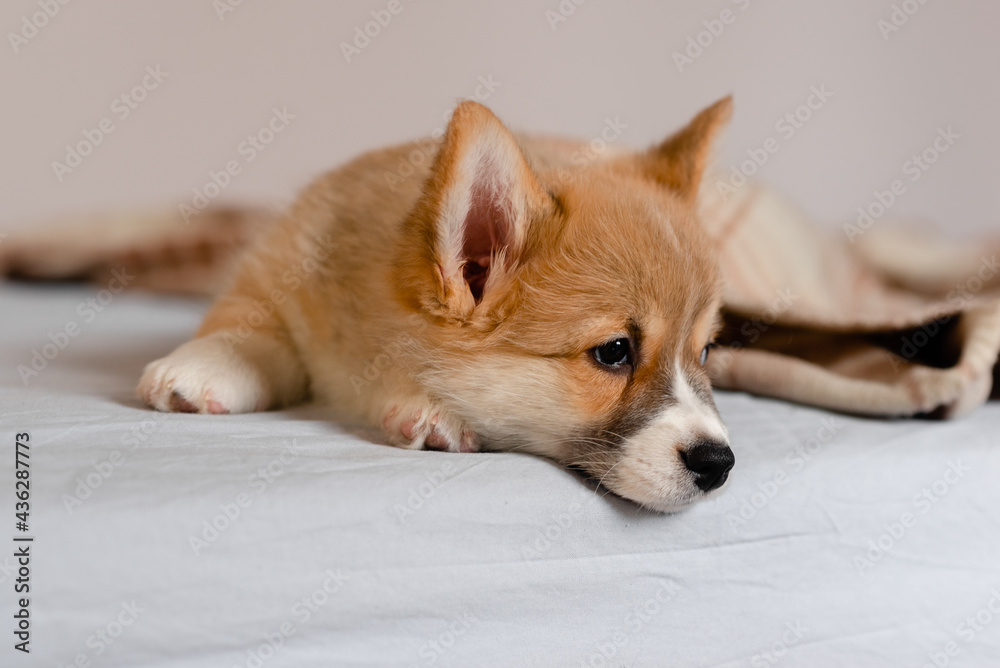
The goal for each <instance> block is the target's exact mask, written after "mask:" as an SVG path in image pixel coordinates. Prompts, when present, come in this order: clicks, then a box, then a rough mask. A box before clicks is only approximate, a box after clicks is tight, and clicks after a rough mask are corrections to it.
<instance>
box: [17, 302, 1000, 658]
mask: <svg viewBox="0 0 1000 668" xmlns="http://www.w3.org/2000/svg"><path fill="white" fill-rule="evenodd" d="M97 298H99V288H86V287H58V288H52V287H46V288H41V287H24V286H13V285H5V286H3V288H2V289H0V312H2V313H3V314H4V320H5V322H4V326H3V328H2V329H0V359H2V362H0V415H2V422H0V425H2V429H0V440H2V441H3V443H4V447H3V451H4V452H5V453H7V454H6V456H4V457H3V458H2V461H0V480H2V481H3V482H2V483H0V489H3V490H4V493H3V494H2V496H0V498H2V499H3V501H2V503H0V508H2V509H3V510H4V511H5V516H6V517H7V518H8V521H9V524H7V529H6V530H5V535H7V536H8V538H7V539H6V540H8V541H9V540H10V539H9V536H10V535H11V534H13V533H14V529H13V518H12V517H11V515H12V514H13V503H14V497H13V494H12V493H11V492H10V490H11V489H12V487H13V485H12V481H13V479H14V478H13V466H14V463H13V459H14V458H13V447H14V439H15V434H16V433H18V432H25V431H27V432H29V433H30V436H31V441H30V443H31V476H32V477H31V484H32V488H31V490H32V495H31V517H30V525H31V534H32V535H34V536H35V542H34V544H33V547H32V550H33V553H32V571H31V586H32V591H31V594H32V598H31V610H32V614H33V617H32V620H33V621H32V623H33V626H32V645H31V648H32V653H31V656H30V657H21V656H19V655H18V656H13V649H12V647H11V646H12V644H13V640H12V636H11V634H10V633H11V630H12V628H13V623H12V615H13V612H14V607H13V606H14V600H13V599H14V595H13V592H12V582H13V578H15V577H16V574H15V572H14V570H13V569H14V568H15V564H14V560H13V557H12V556H11V555H12V549H10V548H9V546H10V545H11V543H8V548H5V549H4V550H3V552H2V554H3V555H5V556H2V557H0V582H2V587H0V590H2V591H3V592H4V593H3V595H2V596H0V615H2V618H3V619H4V620H6V622H4V624H5V628H6V631H5V637H6V640H5V646H4V647H3V649H2V650H0V652H2V654H0V656H3V657H4V658H3V659H2V660H0V664H3V665H15V664H18V663H23V664H24V665H29V664H30V665H39V666H59V665H66V666H68V665H71V664H72V663H73V661H75V660H76V659H77V657H78V656H80V655H83V656H84V657H85V659H87V660H89V661H91V662H92V665H95V666H98V665H99V666H123V667H124V666H129V667H134V666H154V667H159V668H175V667H176V668H200V667H202V666H205V667H208V666H212V667H218V666H224V667H227V668H228V667H229V666H266V667H268V668H270V667H294V668H311V667H316V668H319V667H324V668H327V667H329V666H546V667H547V666H747V665H750V666H774V665H784V666H811V667H823V666H845V665H850V666H900V665H912V666H923V665H927V664H930V665H933V657H939V658H940V656H945V657H948V660H949V661H951V662H953V663H954V665H970V666H971V665H975V666H986V665H993V664H994V663H995V662H996V657H998V656H1000V618H998V617H1000V612H998V611H1000V565H998V563H1000V562H998V561H997V554H1000V521H998V520H997V518H996V510H995V509H996V508H997V507H998V505H1000V488H998V486H997V485H996V479H997V473H998V472H1000V448H998V447H997V446H998V445H1000V444H998V436H997V434H998V433H1000V406H998V405H997V404H987V405H986V406H984V407H982V408H981V409H979V410H977V411H975V412H973V413H972V414H971V415H969V416H968V417H967V418H966V419H963V420H957V421H952V422H927V421H895V422H894V421H873V420H869V419H863V418H853V417H846V416H844V415H841V414H836V413H829V412H826V411H823V410H819V409H815V408H807V407H802V406H798V405H794V404H788V403H784V402H776V401H772V400H769V399H762V398H756V397H751V396H748V395H746V394H743V393H735V392H719V393H717V400H718V404H719V408H720V410H721V413H722V416H723V418H724V420H725V421H726V423H727V425H728V427H729V429H730V432H731V435H732V443H733V449H734V451H735V453H736V467H735V469H734V470H733V473H732V476H731V478H730V483H729V484H727V486H726V487H725V488H723V490H722V491H721V493H720V494H719V495H718V496H717V497H715V498H713V499H712V500H709V501H707V502H704V503H701V504H700V505H696V506H694V507H693V508H691V509H690V510H688V511H686V512H682V513H678V514H675V515H655V514H651V513H649V512H646V511H643V510H641V509H639V508H637V507H636V506H634V505H632V504H630V503H628V502H626V501H623V500H620V499H617V498H615V497H613V496H611V495H609V494H607V493H606V492H605V491H604V490H603V489H595V487H594V486H593V484H592V483H590V482H588V481H586V480H584V479H583V478H581V477H579V476H578V475H576V474H574V473H571V472H567V471H565V470H563V469H562V468H560V467H558V466H556V465H554V464H552V463H550V462H548V461H546V460H543V459H539V458H535V457H531V456H527V455H519V454H450V453H439V452H411V451H404V450H398V449H395V448H390V447H386V446H384V445H380V444H378V443H377V442H376V440H374V439H373V438H372V437H371V436H370V435H368V434H364V433H353V432H351V431H348V430H345V429H343V428H341V427H339V426H337V425H336V424H333V423H331V422H330V421H329V420H327V418H326V417H325V415H324V413H323V411H322V410H320V409H319V408H316V407H309V406H307V407H299V408H293V409H289V410H283V411H276V412H269V413H262V414H252V415H234V416H209V415H183V414H159V413H155V412H153V411H150V410H148V409H146V408H143V407H142V406H140V405H139V404H138V402H137V401H136V400H135V398H134V396H133V389H134V386H135V383H136V381H137V379H138V377H139V375H140V372H141V370H142V367H143V365H144V364H146V363H147V362H148V361H149V360H152V359H154V358H156V357H158V356H161V355H163V354H166V353H167V352H169V351H170V350H171V349H173V347H174V346H176V345H178V344H180V343H182V342H183V341H184V340H186V339H187V338H188V337H189V336H190V335H191V334H192V333H193V331H194V330H195V328H196V327H197V325H198V322H199V319H200V317H201V315H202V313H203V311H204V309H205V306H206V304H205V303H203V302H192V301H185V300H180V299H166V298H154V297H149V296H142V295H137V294H129V293H122V294H119V295H115V296H114V298H113V300H112V301H110V303H107V304H106V305H104V306H103V307H102V310H101V311H100V312H96V311H95V312H94V315H93V317H91V316H90V315H89V314H90V311H89V310H88V309H89V308H91V307H88V306H86V305H87V304H88V302H87V300H88V299H97ZM81 304H84V306H83V307H81V306H80V305H81ZM83 314H87V315H83ZM88 318H90V319H89V320H88ZM69 322H75V323H76V324H77V325H78V326H79V331H78V333H77V334H76V335H75V336H73V337H71V338H70V339H69V340H68V341H67V342H66V345H65V347H64V348H62V349H60V350H59V352H58V353H57V354H55V355H54V356H53V358H52V359H50V360H46V366H45V368H43V369H42V370H40V371H39V372H38V375H37V376H31V375H29V376H27V383H25V382H23V381H22V378H21V376H20V375H19V371H18V366H22V365H26V366H27V367H29V368H30V365H31V362H32V358H33V351H34V350H37V351H39V352H41V351H42V350H43V347H44V346H45V345H46V344H48V343H50V342H51V341H52V338H51V337H50V334H55V333H57V332H59V331H65V327H66V325H67V323H69ZM55 338H56V339H59V338H60V337H58V336H55ZM47 352H52V349H51V348H50V349H47ZM716 352H718V351H716ZM116 453H117V454H116ZM991 610H992V612H991ZM970 619H971V622H970V621H969V620H970ZM125 622H128V623H127V624H126V623H125ZM102 637H104V638H108V639H109V640H110V641H111V642H106V641H105V640H102ZM947 651H954V652H957V657H958V658H955V656H952V655H948V654H946V652H947ZM12 656H13V659H12V658H11V657H12ZM28 659H30V661H29V660H28Z"/></svg>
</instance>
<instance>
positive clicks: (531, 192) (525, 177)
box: [397, 101, 555, 320]
mask: <svg viewBox="0 0 1000 668" xmlns="http://www.w3.org/2000/svg"><path fill="white" fill-rule="evenodd" d="M554 208H555V203H554V201H553V200H552V198H551V196H550V195H549V194H548V192H547V191H546V190H545V189H544V188H543V187H542V186H541V184H540V183H539V182H538V179H537V177H536V176H535V174H534V172H532V170H531V167H530V166H529V164H528V161H527V159H526V158H525V156H524V154H523V153H522V151H521V148H520V147H519V146H518V143H517V140H516V139H515V138H514V135H512V134H511V132H510V131H509V130H508V129H507V128H506V127H504V125H503V123H501V122H500V120H499V119H497V117H496V116H494V115H493V113H492V112H491V111H490V110H489V109H487V108H486V107H484V106H482V105H480V104H478V103H476V102H471V101H466V102H463V103H462V104H460V105H459V106H458V107H457V108H456V109H455V112H454V114H453V115H452V118H451V122H450V123H449V124H448V130H447V132H446V133H445V137H444V143H443V144H442V146H441V149H440V151H439V152H438V155H437V158H436V159H435V162H434V165H433V167H432V170H431V177H430V179H428V181H427V185H426V186H425V188H424V192H423V195H422V197H421V199H420V201H419V202H418V204H417V206H416V207H415V209H414V211H413V213H412V214H411V217H410V219H409V220H408V221H407V226H406V231H405V233H404V244H405V245H408V246H409V250H407V249H406V248H403V249H401V255H400V261H399V264H398V266H397V279H398V281H399V285H400V288H401V290H402V291H404V293H406V297H407V298H408V301H410V302H411V303H413V304H414V305H415V306H418V307H420V308H423V309H426V310H429V311H431V312H433V313H435V314H437V315H440V316H444V317H447V318H449V319H456V320H461V319H464V318H466V317H468V316H469V315H470V314H471V313H472V311H473V309H474V308H475V307H476V305H477V304H478V303H479V302H480V301H482V300H483V298H484V296H486V295H488V294H489V293H490V291H491V290H492V289H494V288H495V287H496V286H498V285H499V284H500V283H501V282H502V280H503V277H504V276H505V274H507V273H508V272H509V270H510V269H511V268H512V267H513V266H514V265H515V264H516V263H517V262H518V261H519V260H521V259H522V256H523V254H524V252H525V247H526V240H527V235H528V228H529V226H530V223H531V221H532V220H533V219H538V218H539V217H541V216H544V215H547V214H551V212H552V211H553V210H554Z"/></svg>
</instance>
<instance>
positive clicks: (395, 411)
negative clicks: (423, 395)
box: [382, 399, 479, 452]
mask: <svg viewBox="0 0 1000 668" xmlns="http://www.w3.org/2000/svg"><path fill="white" fill-rule="evenodd" d="M382 429H383V430H384V431H385V434H386V436H387V437H388V439H389V442H390V443H391V444H392V445H395V446H397V447H400V448H407V449H410V450H420V449H426V450H444V451H447V452H478V451H479V438H478V437H477V436H476V434H475V432H473V431H472V430H471V429H469V428H467V427H466V426H465V425H464V424H463V423H462V422H461V421H460V420H458V419H457V418H455V417H454V416H453V415H452V414H451V413H449V412H448V411H446V410H444V409H442V408H438V407H436V406H434V405H432V404H430V403H428V402H426V401H419V400H412V399H411V400H405V401H398V402H391V403H389V404H388V405H387V406H386V408H385V411H384V412H383V414H382Z"/></svg>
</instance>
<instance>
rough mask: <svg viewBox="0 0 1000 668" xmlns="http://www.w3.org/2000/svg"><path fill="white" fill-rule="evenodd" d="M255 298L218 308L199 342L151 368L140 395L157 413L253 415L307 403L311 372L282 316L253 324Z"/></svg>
mask: <svg viewBox="0 0 1000 668" xmlns="http://www.w3.org/2000/svg"><path fill="white" fill-rule="evenodd" d="M254 308H255V306H254V304H253V300H251V299H249V298H246V297H240V296H234V295H230V296H227V297H224V298H222V299H221V300H219V302H217V303H216V304H215V306H213V307H212V310H211V311H209V314H208V316H207V317H206V318H205V322H204V324H203V325H202V327H201V329H200V330H199V331H198V335H197V338H195V339H193V340H191V341H188V342H187V343H185V344H184V345H182V346H180V347H179V348H177V349H176V350H175V351H174V352H172V353H170V354H169V355H167V356H166V357H164V358H163V359H160V360H157V361H155V362H152V363H150V364H149V365H147V366H146V370H145V372H144V373H143V376H142V379H141V380H140V381H139V387H138V389H137V390H136V393H137V394H138V395H139V397H140V398H141V399H142V400H143V401H144V402H146V403H147V404H149V405H150V406H152V407H153V408H156V409H157V410H161V411H173V412H180V413H249V412H252V411H263V410H267V409H268V408H277V407H280V406H285V405H288V404H292V403H295V402H298V401H300V400H302V399H303V398H304V396H305V394H306V386H307V380H306V373H305V369H304V368H303V366H302V363H301V362H300V361H299V358H298V355H296V353H295V349H294V347H293V344H292V341H291V339H290V337H289V335H288V333H287V331H286V330H285V327H284V325H283V323H282V322H281V320H280V318H279V317H278V314H277V313H271V314H270V315H269V316H267V317H266V318H264V320H263V322H260V323H258V324H257V326H253V325H252V323H255V322H257V319H251V318H250V317H249V314H250V313H257V315H258V316H260V313H259V311H254Z"/></svg>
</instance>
